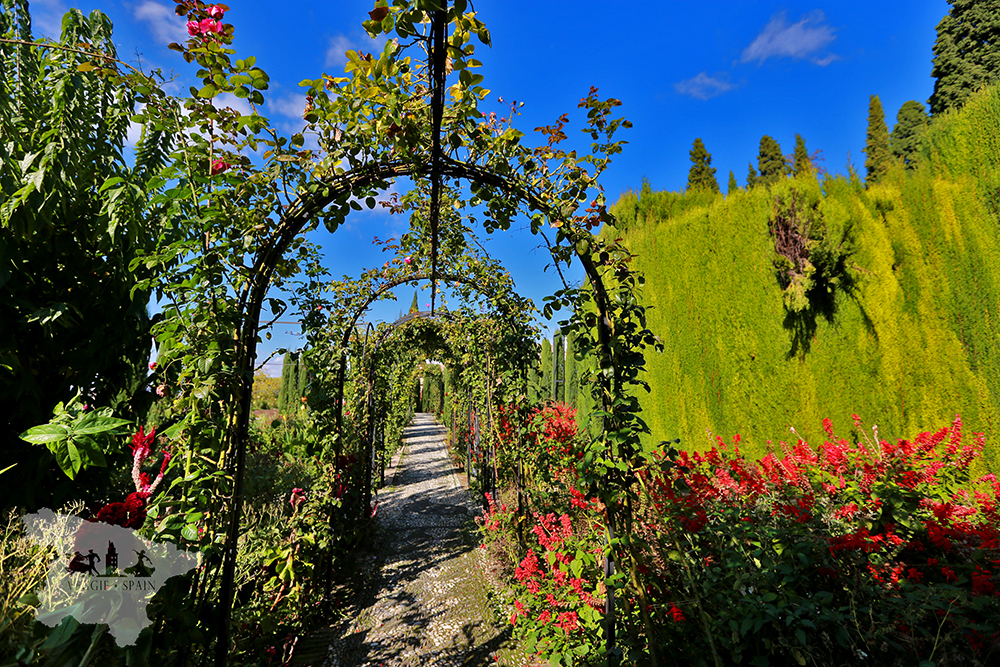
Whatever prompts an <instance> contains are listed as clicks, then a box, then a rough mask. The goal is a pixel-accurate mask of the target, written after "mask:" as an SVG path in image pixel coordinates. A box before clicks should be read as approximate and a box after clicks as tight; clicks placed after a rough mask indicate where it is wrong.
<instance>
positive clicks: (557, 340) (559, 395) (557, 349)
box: [552, 331, 566, 403]
mask: <svg viewBox="0 0 1000 667" xmlns="http://www.w3.org/2000/svg"><path fill="white" fill-rule="evenodd" d="M552 373H553V383H552V385H553V386H552V400H553V401H558V402H560V403H564V402H565V400H566V351H565V349H564V346H563V337H562V334H561V333H559V332H558V331H557V332H556V333H555V335H554V336H552Z"/></svg>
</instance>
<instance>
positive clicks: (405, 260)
mask: <svg viewBox="0 0 1000 667" xmlns="http://www.w3.org/2000/svg"><path fill="white" fill-rule="evenodd" d="M412 261H413V260H412V259H411V258H409V257H407V258H406V259H404V260H403V263H404V264H410V263H411V262H412Z"/></svg>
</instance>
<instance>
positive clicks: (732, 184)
mask: <svg viewBox="0 0 1000 667" xmlns="http://www.w3.org/2000/svg"><path fill="white" fill-rule="evenodd" d="M739 189H740V185H739V183H737V182H736V176H735V175H734V174H733V170H732V169H730V170H729V185H728V186H727V187H726V194H727V195H731V194H733V193H734V192H736V191H737V190H739Z"/></svg>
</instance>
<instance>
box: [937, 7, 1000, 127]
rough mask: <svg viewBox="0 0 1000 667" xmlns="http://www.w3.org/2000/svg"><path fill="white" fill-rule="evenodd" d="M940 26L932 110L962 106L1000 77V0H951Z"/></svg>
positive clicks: (942, 110)
mask: <svg viewBox="0 0 1000 667" xmlns="http://www.w3.org/2000/svg"><path fill="white" fill-rule="evenodd" d="M948 4H950V5H951V9H950V10H949V11H948V14H947V15H946V16H945V17H944V18H943V19H941V22H940V23H938V26H937V40H935V42H934V59H933V62H934V69H933V70H931V76H932V77H934V93H933V94H932V95H931V98H930V100H929V102H930V106H931V113H932V114H933V115H935V116H936V115H938V114H940V113H943V112H945V111H947V110H948V109H950V108H952V107H958V106H960V105H961V104H962V103H963V102H964V101H965V99H966V98H967V97H968V96H969V95H971V94H972V93H974V92H976V91H977V90H978V89H980V88H982V87H983V86H984V85H987V84H989V83H991V82H993V81H996V80H997V78H998V76H1000V0H948Z"/></svg>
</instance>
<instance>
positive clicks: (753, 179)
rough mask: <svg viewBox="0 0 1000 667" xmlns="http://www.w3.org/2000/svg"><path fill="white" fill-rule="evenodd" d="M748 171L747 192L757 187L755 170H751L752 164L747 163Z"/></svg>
mask: <svg viewBox="0 0 1000 667" xmlns="http://www.w3.org/2000/svg"><path fill="white" fill-rule="evenodd" d="M748 164H749V166H750V171H748V172H747V190H749V189H750V188H752V187H753V186H755V185H757V170H756V169H754V168H753V162H750V163H748Z"/></svg>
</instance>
